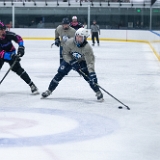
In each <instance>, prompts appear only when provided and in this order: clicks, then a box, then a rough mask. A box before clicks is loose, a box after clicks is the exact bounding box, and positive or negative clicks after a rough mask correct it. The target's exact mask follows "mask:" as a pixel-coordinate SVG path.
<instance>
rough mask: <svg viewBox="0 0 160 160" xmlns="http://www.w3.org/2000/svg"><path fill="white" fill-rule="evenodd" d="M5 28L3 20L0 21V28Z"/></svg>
mask: <svg viewBox="0 0 160 160" xmlns="http://www.w3.org/2000/svg"><path fill="white" fill-rule="evenodd" d="M3 29H6V26H5V25H4V23H3V22H0V30H3Z"/></svg>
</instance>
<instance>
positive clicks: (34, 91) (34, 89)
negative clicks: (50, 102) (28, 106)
mask: <svg viewBox="0 0 160 160" xmlns="http://www.w3.org/2000/svg"><path fill="white" fill-rule="evenodd" d="M30 87H31V92H32V94H34V95H36V94H39V92H38V88H37V87H36V86H35V85H34V84H32V85H31V86H30Z"/></svg>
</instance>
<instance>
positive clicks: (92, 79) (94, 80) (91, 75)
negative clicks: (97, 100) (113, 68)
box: [89, 72, 97, 85]
mask: <svg viewBox="0 0 160 160" xmlns="http://www.w3.org/2000/svg"><path fill="white" fill-rule="evenodd" d="M89 78H90V84H91V85H96V84H97V76H96V73H95V72H91V73H89Z"/></svg>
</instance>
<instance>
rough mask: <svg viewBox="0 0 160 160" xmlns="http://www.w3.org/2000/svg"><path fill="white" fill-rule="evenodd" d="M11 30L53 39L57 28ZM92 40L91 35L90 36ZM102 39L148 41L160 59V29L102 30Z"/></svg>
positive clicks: (27, 37)
mask: <svg viewBox="0 0 160 160" xmlns="http://www.w3.org/2000/svg"><path fill="white" fill-rule="evenodd" d="M10 31H13V32H16V33H17V34H19V35H21V36H22V37H23V39H24V40H53V41H54V39H55V29H27V28H14V29H13V28H11V29H10ZM88 39H89V40H91V37H89V38H88ZM100 40H101V41H122V42H138V43H147V44H148V45H149V46H150V47H151V49H152V51H153V53H154V54H155V56H156V57H157V59H158V60H159V61H160V31H147V30H105V29H103V30H101V33H100Z"/></svg>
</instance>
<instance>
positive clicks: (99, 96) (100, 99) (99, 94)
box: [96, 91, 104, 102]
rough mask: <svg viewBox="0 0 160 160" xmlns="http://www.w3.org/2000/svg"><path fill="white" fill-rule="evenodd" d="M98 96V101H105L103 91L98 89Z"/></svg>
mask: <svg viewBox="0 0 160 160" xmlns="http://www.w3.org/2000/svg"><path fill="white" fill-rule="evenodd" d="M96 97H97V101H98V102H103V101H104V99H103V94H102V92H101V91H98V92H97V93H96Z"/></svg>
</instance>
